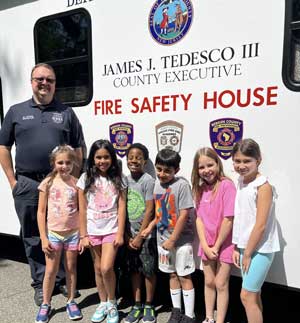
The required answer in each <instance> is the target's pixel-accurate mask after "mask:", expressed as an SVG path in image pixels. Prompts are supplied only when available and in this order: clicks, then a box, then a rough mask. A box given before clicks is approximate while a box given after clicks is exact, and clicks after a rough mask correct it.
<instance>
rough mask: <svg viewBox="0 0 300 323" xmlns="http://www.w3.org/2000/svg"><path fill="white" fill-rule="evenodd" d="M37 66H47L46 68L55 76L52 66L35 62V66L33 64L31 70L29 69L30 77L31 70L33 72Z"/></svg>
mask: <svg viewBox="0 0 300 323" xmlns="http://www.w3.org/2000/svg"><path fill="white" fill-rule="evenodd" d="M38 67H45V68H47V69H48V70H50V71H52V73H53V74H54V76H55V71H54V68H53V67H52V66H51V65H49V64H47V63H38V64H36V65H35V66H33V68H32V70H31V74H30V77H31V78H32V74H33V72H34V71H35V70H36V69H37V68H38Z"/></svg>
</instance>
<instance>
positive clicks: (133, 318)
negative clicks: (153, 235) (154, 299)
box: [124, 305, 143, 323]
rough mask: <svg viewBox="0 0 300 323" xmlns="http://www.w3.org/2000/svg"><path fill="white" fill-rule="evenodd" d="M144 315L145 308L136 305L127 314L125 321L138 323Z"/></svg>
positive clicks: (126, 322)
mask: <svg viewBox="0 0 300 323" xmlns="http://www.w3.org/2000/svg"><path fill="white" fill-rule="evenodd" d="M142 316H143V309H142V308H141V307H139V306H136V305H134V306H133V307H132V309H131V311H130V312H129V313H128V315H127V316H126V318H125V320H124V323H137V322H138V321H139V320H140V319H141V318H142Z"/></svg>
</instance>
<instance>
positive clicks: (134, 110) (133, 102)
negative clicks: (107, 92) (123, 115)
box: [131, 98, 139, 113]
mask: <svg viewBox="0 0 300 323" xmlns="http://www.w3.org/2000/svg"><path fill="white" fill-rule="evenodd" d="M138 100H139V99H138V98H133V99H132V100H131V105H132V106H133V107H134V108H135V109H131V112H132V113H138V112H139V106H138V104H137V103H135V102H136V101H138Z"/></svg>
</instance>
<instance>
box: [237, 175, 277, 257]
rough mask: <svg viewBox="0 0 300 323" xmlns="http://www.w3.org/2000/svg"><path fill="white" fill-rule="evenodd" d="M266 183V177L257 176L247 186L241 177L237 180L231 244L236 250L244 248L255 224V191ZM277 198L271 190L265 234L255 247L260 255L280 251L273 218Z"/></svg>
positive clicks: (274, 218)
mask: <svg viewBox="0 0 300 323" xmlns="http://www.w3.org/2000/svg"><path fill="white" fill-rule="evenodd" d="M266 182H267V179H266V177H264V176H259V177H257V178H256V179H255V180H254V181H252V182H251V183H248V184H244V183H243V177H240V178H239V181H238V187H237V195H236V202H235V212H234V213H235V217H234V222H233V234H232V242H233V243H234V244H236V245H237V246H238V248H246V246H247V243H248V240H249V237H250V234H251V232H252V230H253V227H254V225H255V222H256V212H257V206H256V200H257V189H258V187H259V186H261V185H263V184H264V183H266ZM276 198H277V195H276V192H275V189H274V188H273V200H272V204H271V207H270V211H269V216H268V220H267V225H266V229H265V232H264V234H263V236H262V238H261V240H260V242H259V243H258V245H257V247H256V251H258V252H261V253H271V252H275V251H279V250H280V246H279V238H278V231H277V221H276V217H275V199H276Z"/></svg>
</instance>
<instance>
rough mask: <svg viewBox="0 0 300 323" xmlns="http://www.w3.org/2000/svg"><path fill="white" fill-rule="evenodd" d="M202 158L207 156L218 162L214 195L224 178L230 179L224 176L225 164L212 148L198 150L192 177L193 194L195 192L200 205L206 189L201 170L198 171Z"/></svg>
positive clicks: (195, 197)
mask: <svg viewBox="0 0 300 323" xmlns="http://www.w3.org/2000/svg"><path fill="white" fill-rule="evenodd" d="M202 156H206V157H208V158H211V159H213V160H214V161H215V162H216V164H217V166H218V169H219V171H218V174H217V180H216V182H215V184H214V187H213V195H215V193H216V192H217V189H218V185H219V183H220V181H221V180H222V179H224V178H228V177H227V176H226V175H225V174H224V170H223V164H222V161H221V159H220V157H219V156H218V154H217V153H216V152H215V151H214V150H213V149H212V148H209V147H204V148H200V149H199V150H197V151H196V154H195V156H194V163H193V170H192V176H191V182H192V192H193V196H194V199H195V201H196V204H198V202H199V201H200V199H201V196H202V193H203V190H204V187H205V185H206V183H205V181H204V180H203V179H202V178H201V177H200V175H199V170H198V168H199V158H200V157H202Z"/></svg>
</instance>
